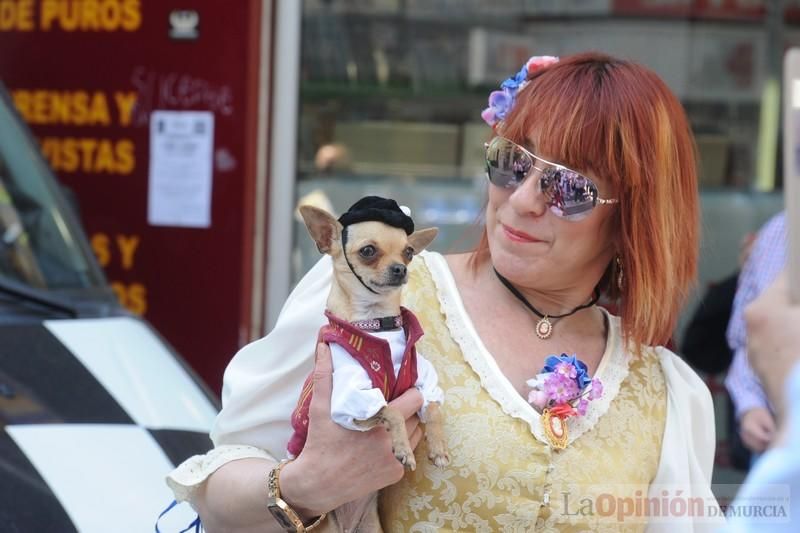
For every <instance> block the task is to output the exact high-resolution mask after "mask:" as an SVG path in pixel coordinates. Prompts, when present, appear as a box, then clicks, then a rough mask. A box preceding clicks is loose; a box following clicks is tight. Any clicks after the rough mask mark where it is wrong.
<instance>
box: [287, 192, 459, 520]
mask: <svg viewBox="0 0 800 533" xmlns="http://www.w3.org/2000/svg"><path fill="white" fill-rule="evenodd" d="M300 214H301V216H302V217H303V220H304V222H305V224H306V227H307V228H308V231H309V233H310V234H311V237H312V238H313V239H314V242H315V243H316V245H317V248H318V249H319V251H320V252H322V253H325V254H328V255H330V256H331V257H332V259H333V279H332V283H331V290H330V294H329V296H328V301H327V309H326V312H325V314H326V316H327V317H328V320H329V325H327V326H325V327H323V329H322V330H321V333H320V339H321V340H323V341H325V342H328V344H329V345H330V348H331V356H332V362H333V369H334V376H333V393H332V398H331V417H332V418H333V420H334V421H336V422H337V423H339V424H340V425H342V426H343V427H346V428H349V429H353V430H360V431H366V430H369V429H371V428H373V427H375V426H378V425H383V426H384V427H385V428H386V430H387V431H388V432H389V436H390V438H391V442H392V448H393V451H394V455H395V457H396V458H397V460H398V461H400V463H402V464H403V465H404V466H405V467H406V468H407V469H409V470H414V469H415V468H416V462H415V459H414V452H413V450H412V449H411V444H410V442H409V439H408V435H407V433H406V427H405V419H404V417H403V415H402V414H400V413H399V412H398V411H396V410H395V409H393V408H392V407H391V406H390V405H388V402H389V401H391V400H392V399H394V398H396V397H397V396H399V395H400V394H402V392H404V391H405V390H407V389H408V388H410V387H417V388H418V389H419V390H420V392H421V393H422V396H423V400H424V402H423V407H422V409H421V410H420V413H419V415H420V419H421V420H422V421H423V422H424V423H425V438H426V440H427V443H428V458H429V459H430V461H431V462H432V463H433V464H435V465H436V466H439V467H443V466H446V465H447V464H449V461H450V458H449V456H448V452H447V448H446V445H445V440H444V435H443V431H442V414H441V403H442V400H443V396H444V395H443V393H442V391H441V389H440V388H439V387H438V385H437V377H436V372H435V370H434V368H433V365H431V363H430V362H429V361H428V360H427V359H425V358H424V357H423V356H422V355H421V354H417V353H416V348H415V343H416V342H417V340H419V338H420V337H421V336H422V330H421V328H420V326H419V322H418V321H417V319H416V317H414V315H413V313H411V312H410V311H409V310H407V309H405V308H403V307H401V305H400V299H401V289H402V287H403V285H404V284H405V283H406V281H407V280H408V264H409V263H410V262H411V260H412V259H413V258H414V256H415V255H416V254H417V253H419V252H420V251H421V250H423V249H424V248H425V247H426V246H428V245H429V244H430V243H431V241H433V239H434V238H435V237H436V235H437V233H438V230H437V229H436V228H427V229H422V230H418V231H414V227H413V221H412V220H411V218H410V217H409V216H408V215H407V214H406V213H405V212H403V211H402V210H401V209H400V208H399V206H398V205H397V204H396V203H395V202H394V201H393V200H387V199H383V198H379V197H366V198H362V199H361V200H359V201H358V202H356V203H355V204H354V205H353V206H352V207H351V208H350V210H348V212H347V213H345V214H344V215H342V217H340V218H339V220H337V219H335V218H334V217H333V216H332V215H331V214H329V213H327V212H326V211H324V210H322V209H318V208H315V207H311V206H303V207H301V208H300ZM311 393H312V390H311V378H310V377H309V379H307V380H306V383H305V385H304V387H303V392H302V393H301V397H300V402H299V403H298V407H297V409H296V410H295V412H294V413H293V414H292V426H293V427H294V429H295V433H294V435H293V436H292V439H291V440H290V441H289V445H288V447H287V449H288V451H289V455H290V457H292V456H296V455H298V454H299V453H300V451H301V450H302V447H303V444H304V443H305V436H306V431H305V430H306V429H307V423H308V416H307V415H308V409H307V406H308V404H310V396H311ZM375 496H376V495H372V497H371V498H369V499H368V503H366V504H364V505H361V506H359V505H356V506H355V507H356V508H358V509H359V511H358V513H360V514H361V517H360V518H358V519H356V520H355V521H354V520H353V517H352V511H353V509H352V508H351V510H350V512H349V513H346V514H348V516H349V517H350V518H349V519H348V520H347V522H348V523H349V524H350V527H352V525H353V524H354V523H358V524H359V527H358V528H357V529H359V530H361V531H379V530H380V523H379V522H378V521H377V499H376V497H375ZM362 503H363V502H362ZM337 514H340V513H333V515H334V516H333V517H332V518H330V519H329V520H327V521H328V522H331V524H330V526H331V527H332V528H333V530H336V529H339V527H338V526H340V525H341V518H342V517H341V516H339V520H337V518H336V515H337ZM365 517H366V518H365ZM324 529H328V528H324ZM342 529H343V527H342Z"/></svg>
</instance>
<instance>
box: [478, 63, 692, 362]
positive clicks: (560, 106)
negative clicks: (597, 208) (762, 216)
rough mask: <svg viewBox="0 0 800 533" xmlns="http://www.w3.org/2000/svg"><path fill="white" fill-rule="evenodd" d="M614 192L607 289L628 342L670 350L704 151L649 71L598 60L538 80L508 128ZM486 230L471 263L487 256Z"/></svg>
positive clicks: (686, 277) (559, 67)
mask: <svg viewBox="0 0 800 533" xmlns="http://www.w3.org/2000/svg"><path fill="white" fill-rule="evenodd" d="M500 132H501V133H502V135H503V136H504V137H507V138H509V139H511V140H513V141H515V142H518V143H520V144H523V145H533V146H534V147H535V149H536V150H537V151H539V152H540V153H544V154H548V155H550V156H552V157H555V158H557V159H558V160H559V161H560V162H561V163H563V164H565V165H567V166H570V167H573V168H575V169H576V170H584V171H591V172H593V173H595V174H596V175H598V176H602V177H603V178H605V179H607V180H608V181H609V182H610V183H611V184H612V186H613V190H614V197H616V198H619V201H620V202H619V204H618V205H617V206H615V207H614V209H615V215H614V216H615V220H614V225H615V229H616V240H615V243H614V244H615V247H616V250H617V253H618V254H619V258H620V260H621V263H622V270H623V272H624V280H623V283H622V289H621V290H620V289H619V288H618V287H617V274H618V271H617V268H616V265H615V263H616V262H615V261H612V262H611V264H609V266H608V268H607V270H606V273H605V275H604V276H603V278H602V279H601V280H600V283H599V288H600V289H601V290H602V291H604V292H605V293H606V294H607V295H608V296H609V297H610V298H611V299H613V300H619V307H618V310H619V314H620V316H621V321H622V328H623V332H624V334H625V336H626V337H627V338H628V339H629V340H631V341H633V343H634V345H635V346H636V347H637V350H638V348H640V347H641V346H642V345H655V344H662V343H664V342H666V341H667V340H668V339H669V338H670V336H671V335H672V332H673V329H674V327H675V323H676V321H677V318H678V313H679V311H680V309H681V307H682V305H683V303H684V300H685V298H686V295H687V293H688V291H689V289H690V288H691V285H692V284H693V282H694V279H695V275H696V271H697V254H698V232H699V215H698V198H697V175H696V163H695V161H696V150H695V145H694V139H693V136H692V133H691V129H690V127H689V123H688V121H687V119H686V114H685V113H684V110H683V107H682V106H681V104H680V102H679V101H678V100H677V98H676V97H675V95H673V94H672V92H671V91H670V90H669V88H668V87H667V86H666V85H665V84H664V82H663V81H662V80H661V79H660V78H659V77H658V76H657V75H656V74H655V73H653V72H652V71H651V70H649V69H647V68H645V67H643V66H641V65H638V64H636V63H633V62H629V61H624V60H619V59H616V58H613V57H609V56H607V55H603V54H599V53H585V54H579V55H574V56H570V57H567V58H563V59H562V60H561V61H560V62H559V63H556V64H554V65H552V66H549V67H546V68H544V69H543V70H540V71H537V72H535V73H534V74H533V75H532V76H531V78H530V82H529V84H528V85H527V86H526V87H525V88H524V89H523V90H521V91H519V93H518V94H517V101H516V104H515V105H514V108H513V110H512V111H511V112H510V113H509V115H508V116H507V117H506V119H505V121H504V122H503V123H502V124H501V125H500V129H499V130H498V133H500ZM488 253H489V248H488V241H487V237H486V230H485V229H484V231H483V235H482V237H481V240H480V242H479V244H478V246H477V247H476V249H475V250H474V253H473V256H472V265H473V267H475V268H477V265H478V264H479V262H480V261H482V260H483V259H485V258H487V257H488Z"/></svg>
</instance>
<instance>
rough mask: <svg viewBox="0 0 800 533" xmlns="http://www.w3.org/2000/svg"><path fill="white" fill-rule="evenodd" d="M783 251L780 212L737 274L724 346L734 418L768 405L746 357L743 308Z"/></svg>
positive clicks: (773, 272)
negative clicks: (729, 358) (730, 355)
mask: <svg viewBox="0 0 800 533" xmlns="http://www.w3.org/2000/svg"><path fill="white" fill-rule="evenodd" d="M786 253H787V238H786V216H785V213H783V212H781V213H779V214H777V215H775V216H774V217H773V218H772V219H770V220H769V221H768V222H767V224H765V225H764V227H763V228H762V229H761V231H759V232H758V237H757V238H756V241H755V243H753V250H752V252H751V253H750V258H749V259H748V260H747V262H746V263H745V265H744V267H743V268H742V272H741V274H739V285H738V287H737V289H736V296H735V298H734V300H733V311H732V313H731V319H730V322H729V323H728V331H727V337H728V345H729V346H730V348H731V350H732V351H733V362H732V363H731V368H730V369H729V370H728V375H727V377H726V378H725V387H726V388H727V389H728V392H729V393H730V395H731V399H732V400H733V405H734V408H735V410H736V418H737V419H738V418H740V417H741V416H742V415H743V414H744V413H745V412H746V411H748V410H750V409H753V408H755V407H764V408H769V402H768V400H767V396H766V394H765V393H764V388H763V386H762V385H761V382H760V381H759V379H758V377H757V376H756V375H755V372H753V369H752V367H751V366H750V363H749V362H748V360H747V330H746V328H745V321H744V310H745V308H746V307H747V305H748V304H749V303H750V302H752V301H753V300H755V299H756V298H757V297H758V295H759V294H761V292H762V291H764V289H766V288H767V286H769V284H770V283H772V282H773V281H774V280H775V278H777V277H778V274H780V272H781V270H783V268H784V267H785V265H786Z"/></svg>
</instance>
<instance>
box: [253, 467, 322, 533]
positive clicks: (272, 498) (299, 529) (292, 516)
mask: <svg viewBox="0 0 800 533" xmlns="http://www.w3.org/2000/svg"><path fill="white" fill-rule="evenodd" d="M287 464H289V461H281V462H280V463H278V464H277V465H275V468H273V469H272V470H270V471H269V478H268V480H267V495H268V496H269V500H267V509H269V512H270V513H272V516H273V517H274V518H275V520H276V521H277V522H278V523H279V524H280V525H281V527H283V529H284V530H286V531H291V532H293V533H303V532H305V531H311V530H312V529H314V528H315V527H317V526H318V525H320V524H321V523H322V521H323V520H325V513H322V516H320V517H319V518H317V519H316V520H314V522H313V523H311V524H309V525H305V524H303V521H302V520H301V519H300V516H299V515H298V514H297V513H296V512H295V511H294V509H292V508H291V507H289V504H287V503H286V502H285V501H283V500H282V499H281V484H280V475H281V470H282V469H283V467H284V466H286V465H287Z"/></svg>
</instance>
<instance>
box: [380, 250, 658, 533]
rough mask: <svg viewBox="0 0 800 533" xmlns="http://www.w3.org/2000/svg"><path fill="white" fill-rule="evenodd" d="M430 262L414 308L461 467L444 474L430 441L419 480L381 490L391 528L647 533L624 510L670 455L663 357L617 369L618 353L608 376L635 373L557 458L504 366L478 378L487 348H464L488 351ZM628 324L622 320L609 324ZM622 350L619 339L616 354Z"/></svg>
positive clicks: (421, 268) (411, 291)
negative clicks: (470, 339)
mask: <svg viewBox="0 0 800 533" xmlns="http://www.w3.org/2000/svg"><path fill="white" fill-rule="evenodd" d="M438 259H439V260H440V262H441V261H442V260H441V256H438ZM426 261H427V260H419V259H418V260H417V261H414V262H412V269H411V275H410V280H409V284H408V286H407V287H406V289H405V291H404V296H403V298H404V302H403V305H405V306H406V307H408V308H409V309H412V310H413V311H414V313H415V314H416V316H417V317H418V318H419V320H420V322H421V324H422V327H423V329H424V331H425V336H424V337H423V338H422V340H421V341H420V344H418V346H419V348H420V350H421V351H423V352H424V353H425V354H426V356H427V357H428V358H429V359H430V361H431V362H432V363H433V365H434V366H435V367H436V370H437V372H438V374H439V385H440V386H441V387H442V388H443V389H444V391H445V401H444V407H443V414H444V432H445V436H446V439H447V444H448V447H449V451H450V458H451V462H450V465H449V466H448V467H446V468H437V467H435V466H434V465H432V464H431V463H430V462H429V461H428V459H427V448H426V443H425V441H424V440H423V441H422V442H421V443H420V445H419V446H418V447H417V450H416V459H417V469H416V471H413V472H407V473H406V475H405V477H404V478H403V480H402V481H400V482H399V483H397V484H396V485H393V486H391V487H388V488H386V489H384V490H383V491H382V493H381V496H380V514H381V522H382V524H383V528H384V530H385V531H387V532H397V533H399V532H414V533H419V532H447V531H477V532H525V531H543V532H579V531H580V532H583V531H586V532H590V531H591V532H605V531H608V532H612V531H613V532H618V531H643V530H644V529H645V527H646V525H647V524H646V522H645V520H644V519H643V518H636V517H632V516H631V515H630V513H626V512H624V511H625V510H626V506H630V505H636V502H640V501H641V500H642V499H643V498H646V497H647V491H648V487H649V485H650V482H651V481H652V480H653V478H654V477H655V474H656V471H657V469H658V464H659V458H660V455H661V442H662V437H663V434H664V424H665V420H666V410H667V404H666V398H667V390H666V384H665V379H664V376H663V373H662V370H661V366H660V363H659V359H658V356H657V354H656V353H654V352H653V350H649V349H648V350H644V353H643V354H642V355H641V356H639V357H635V358H634V357H628V356H626V355H624V354H621V353H616V355H617V357H615V358H611V361H610V362H609V361H606V358H609V350H607V352H606V354H605V355H604V361H603V363H601V366H602V365H606V367H607V368H605V370H604V376H613V375H614V372H617V375H619V376H624V377H621V378H620V380H619V386H618V389H616V388H615V387H612V390H611V392H610V393H609V398H607V405H606V406H605V407H597V409H601V411H600V412H598V413H595V417H592V416H589V417H587V420H590V421H592V425H591V426H590V427H585V428H582V431H576V432H574V433H575V434H574V436H573V438H572V439H571V441H570V442H569V444H568V445H567V447H566V449H564V450H555V449H553V448H551V447H550V446H549V445H548V444H547V443H546V441H545V440H543V439H542V437H541V434H539V435H537V433H539V432H538V431H534V430H533V429H534V426H532V422H531V420H536V421H538V414H536V413H535V411H533V407H530V406H528V407H530V410H531V412H530V413H524V412H523V413H522V416H521V411H520V410H521V409H524V407H525V406H524V405H523V406H521V407H520V405H519V404H518V405H517V407H516V411H515V410H514V409H510V408H509V407H508V406H507V405H503V404H504V402H507V400H508V397H507V396H506V397H503V396H502V395H501V394H498V393H497V390H500V389H501V388H503V387H506V390H508V387H510V384H509V383H508V382H507V380H505V378H504V376H503V375H502V374H501V373H500V372H499V370H498V369H497V367H496V366H494V365H492V364H489V365H486V366H485V367H483V368H484V369H487V368H488V369H489V370H491V371H489V372H482V373H481V374H480V375H479V373H478V372H476V368H475V366H476V365H475V364H474V363H471V361H474V360H475V357H477V356H478V355H479V356H480V357H485V358H490V356H489V355H488V353H485V349H481V350H477V351H479V352H481V353H480V354H465V353H464V352H463V351H462V349H463V347H465V346H466V347H468V348H470V349H471V348H474V347H475V346H478V345H477V344H469V343H466V342H463V339H461V337H462V336H463V335H464V332H463V331H457V332H454V331H452V329H453V328H454V321H453V320H452V318H453V317H452V316H451V315H452V314H455V313H460V314H461V316H460V317H459V320H468V319H467V318H466V317H465V316H464V311H463V307H462V306H461V305H460V300H458V296H457V294H452V292H453V291H454V285H452V283H451V285H450V288H449V289H447V288H446V287H444V285H445V284H443V282H441V280H439V279H438V278H437V277H441V276H445V275H449V273H448V274H444V273H443V272H444V271H443V270H441V268H439V269H435V271H434V270H433V269H429V268H428V265H426ZM442 264H443V263H442ZM432 272H433V273H432ZM435 278H437V279H435ZM450 282H452V280H450ZM448 290H449V291H450V293H449V294H444V293H443V291H445V292H447V291H448ZM456 301H457V303H456ZM618 327H619V326H618V321H612V322H611V323H610V325H609V329H611V328H618ZM476 342H477V341H476ZM480 346H481V347H482V344H481V345H480ZM622 346H623V343H622V342H617V343H616V344H615V347H614V349H615V350H617V351H621V350H622V349H623V348H622ZM554 350H556V348H554ZM609 365H612V366H613V365H616V366H617V367H622V366H625V367H626V368H613V367H609ZM615 389H616V390H615ZM517 396H518V395H517ZM592 403H595V402H592ZM526 405H527V404H526ZM602 409H604V411H602ZM525 418H527V420H526V419H525ZM570 430H572V428H570Z"/></svg>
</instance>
